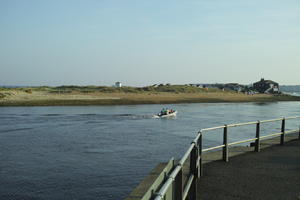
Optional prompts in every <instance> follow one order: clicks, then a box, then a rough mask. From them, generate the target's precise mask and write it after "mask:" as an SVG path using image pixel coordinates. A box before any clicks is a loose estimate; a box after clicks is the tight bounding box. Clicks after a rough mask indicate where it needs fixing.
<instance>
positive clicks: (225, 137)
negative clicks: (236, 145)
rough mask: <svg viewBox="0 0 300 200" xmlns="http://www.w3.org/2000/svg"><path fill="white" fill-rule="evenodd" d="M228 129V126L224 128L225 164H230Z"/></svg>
mask: <svg viewBox="0 0 300 200" xmlns="http://www.w3.org/2000/svg"><path fill="white" fill-rule="evenodd" d="M227 129H228V127H227V125H225V127H224V132H223V144H224V145H225V146H224V147H223V160H224V161H225V162H228V133H227V131H228V130H227Z"/></svg>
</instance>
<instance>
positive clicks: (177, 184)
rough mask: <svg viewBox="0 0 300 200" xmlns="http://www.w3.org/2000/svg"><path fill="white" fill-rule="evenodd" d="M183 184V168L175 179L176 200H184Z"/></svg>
mask: <svg viewBox="0 0 300 200" xmlns="http://www.w3.org/2000/svg"><path fill="white" fill-rule="evenodd" d="M182 194H183V183H182V168H181V169H180V171H179V172H178V174H177V176H176V177H175V184H174V200H182Z"/></svg>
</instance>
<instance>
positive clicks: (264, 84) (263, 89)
mask: <svg viewBox="0 0 300 200" xmlns="http://www.w3.org/2000/svg"><path fill="white" fill-rule="evenodd" d="M253 89H255V90H256V91H258V92H259V93H279V84H278V83H276V82H274V81H271V80H265V79H263V78H262V79H261V80H260V81H258V82H256V83H253Z"/></svg>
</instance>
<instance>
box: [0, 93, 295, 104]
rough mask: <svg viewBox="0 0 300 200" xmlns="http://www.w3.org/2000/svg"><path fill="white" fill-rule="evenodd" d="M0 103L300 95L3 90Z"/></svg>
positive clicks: (260, 99)
mask: <svg viewBox="0 0 300 200" xmlns="http://www.w3.org/2000/svg"><path fill="white" fill-rule="evenodd" d="M1 94H2V96H1V98H0V106H63V105H130V104H166V103H204V102H205V103H208V102H211V103H217V102H271V101H299V100H300V97H293V96H288V95H277V96H273V95H267V94H256V95H246V94H242V93H229V92H211V93H210V92H207V93H178V94H176V93H171V92H161V93H159V92H156V93H153V92H149V93H122V92H120V93H103V92H93V93H81V92H71V93H68V94H58V93H54V94H52V93H49V92H45V91H32V92H30V93H27V92H25V91H18V90H16V91H4V92H3V91H2V92H1Z"/></svg>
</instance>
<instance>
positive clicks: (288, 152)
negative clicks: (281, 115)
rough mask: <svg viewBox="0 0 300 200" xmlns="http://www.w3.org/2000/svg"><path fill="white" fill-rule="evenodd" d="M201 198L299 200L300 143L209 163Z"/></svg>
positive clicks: (199, 192) (299, 141) (289, 143)
mask: <svg viewBox="0 0 300 200" xmlns="http://www.w3.org/2000/svg"><path fill="white" fill-rule="evenodd" d="M198 197H199V198H198V199H201V200H202V199H203V200H204V199H209V200H212V199H230V200H231V199H243V200H244V199H246V200H247V199H255V200H257V199H264V200H266V199H272V200H274V199H280V200H281V199H282V200H288V199H293V200H296V199H298V200H300V140H293V141H290V142H287V143H285V145H284V146H280V145H275V146H271V147H268V148H265V149H262V150H261V152H260V153H256V152H248V153H245V154H242V155H238V156H235V157H231V158H230V160H229V162H228V163H225V162H223V161H215V162H210V163H206V164H205V165H204V176H203V177H201V180H200V182H199V184H198Z"/></svg>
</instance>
